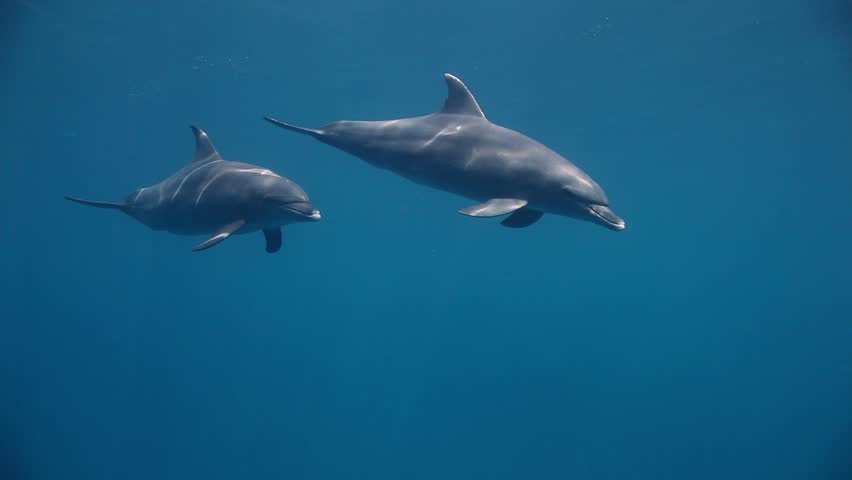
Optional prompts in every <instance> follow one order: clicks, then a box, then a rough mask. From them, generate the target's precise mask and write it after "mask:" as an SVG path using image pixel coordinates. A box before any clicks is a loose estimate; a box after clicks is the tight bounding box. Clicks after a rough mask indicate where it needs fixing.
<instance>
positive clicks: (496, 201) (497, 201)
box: [459, 198, 527, 217]
mask: <svg viewBox="0 0 852 480" xmlns="http://www.w3.org/2000/svg"><path fill="white" fill-rule="evenodd" d="M526 204H527V201H526V200H518V199H516V198H492V199H491V200H488V201H487V202H484V203H480V204H479V205H471V206H469V207H465V208H462V209H460V210H459V213H461V214H462V215H468V216H471V217H499V216H500V215H506V214H507V213H512V212H514V211H515V210H517V209H519V208H523V207H524V206H525V205H526Z"/></svg>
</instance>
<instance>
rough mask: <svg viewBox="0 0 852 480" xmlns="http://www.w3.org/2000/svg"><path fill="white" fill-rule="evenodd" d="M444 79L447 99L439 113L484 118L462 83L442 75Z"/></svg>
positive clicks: (450, 76) (454, 78)
mask: <svg viewBox="0 0 852 480" xmlns="http://www.w3.org/2000/svg"><path fill="white" fill-rule="evenodd" d="M444 79H446V80H447V99H446V100H445V101H444V107H443V108H441V113H452V114H456V115H473V116H474V117H482V118H485V114H484V113H482V109H481V108H479V104H478V103H476V99H475V98H473V94H472V93H470V90H468V88H467V87H466V86H465V84H464V83H462V81H461V80H459V79H458V77H455V76H453V75H450V74H449V73H445V74H444Z"/></svg>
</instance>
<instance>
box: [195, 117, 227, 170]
mask: <svg viewBox="0 0 852 480" xmlns="http://www.w3.org/2000/svg"><path fill="white" fill-rule="evenodd" d="M189 128H191V129H192V134H193V135H195V157H194V158H193V159H192V163H198V164H201V163H207V162H212V161H214V160H222V157H221V156H220V155H219V152H217V151H216V147H214V146H213V142H211V141H210V137H208V136H207V134H206V133H204V130H202V129H200V128H198V127H196V126H195V125H190V126H189Z"/></svg>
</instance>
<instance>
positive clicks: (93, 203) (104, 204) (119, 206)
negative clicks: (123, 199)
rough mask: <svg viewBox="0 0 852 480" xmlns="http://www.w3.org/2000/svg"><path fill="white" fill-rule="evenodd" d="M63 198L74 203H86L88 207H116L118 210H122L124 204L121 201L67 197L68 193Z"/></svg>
mask: <svg viewBox="0 0 852 480" xmlns="http://www.w3.org/2000/svg"><path fill="white" fill-rule="evenodd" d="M65 199H66V200H71V201H72V202H76V203H79V204H81V205H88V206H90V207H97V208H116V209H118V210H123V209H124V207H125V206H126V205H125V204H123V203H113V202H99V201H95V200H85V199H82V198H76V197H69V196H68V195H65Z"/></svg>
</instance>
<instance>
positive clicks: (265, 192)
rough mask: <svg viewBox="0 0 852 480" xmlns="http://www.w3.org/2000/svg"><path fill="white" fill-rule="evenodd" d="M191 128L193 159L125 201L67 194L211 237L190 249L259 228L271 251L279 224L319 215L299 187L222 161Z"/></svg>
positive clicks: (156, 225)
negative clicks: (110, 200) (193, 137)
mask: <svg viewBox="0 0 852 480" xmlns="http://www.w3.org/2000/svg"><path fill="white" fill-rule="evenodd" d="M191 128H192V132H193V134H194V135H195V145H196V148H195V158H194V159H193V160H192V162H191V163H190V164H189V165H187V166H185V167H184V168H183V169H181V170H180V171H179V172H177V173H175V174H174V175H172V176H171V177H169V178H166V179H165V180H163V181H162V182H160V183H158V184H156V185H152V186H150V187H145V188H140V189H139V190H136V191H134V192H132V193H131V194H130V195H128V196H127V199H126V200H125V201H124V203H112V202H99V201H93V200H83V199H80V198H74V197H68V196H66V197H65V198H67V199H68V200H71V201H74V202H77V203H82V204H83V205H89V206H93V207H100V208H114V209H118V210H121V211H122V212H124V213H126V214H128V215H130V216H131V217H133V218H135V219H136V220H139V221H140V222H142V223H144V224H145V225H147V226H148V227H150V228H151V229H153V230H165V231H168V232H171V233H176V234H179V235H202V234H204V235H211V237H210V238H208V239H207V240H205V241H204V242H202V243H200V244H198V245H197V246H196V247H195V248H193V251H199V250H204V249H206V248H210V247H212V246H214V245H216V244H217V243H219V242H221V241H222V240H224V239H226V238H228V237H229V236H231V235H232V234H241V233H251V232H256V231H259V230H262V231H263V234H264V236H265V237H266V251H267V252H269V253H273V252H276V251H278V250H279V249H280V248H281V226H282V225H287V224H290V223H297V222H305V221H317V220H319V219H320V212H319V210H317V209H316V208H314V206H313V205H311V202H310V200H309V199H308V196H307V194H305V191H304V190H302V188H301V187H300V186H299V185H297V184H296V183H294V182H293V181H291V180H289V179H287V178H285V177H282V176H281V175H278V174H277V173H275V172H273V171H271V170H268V169H266V168H263V167H259V166H257V165H251V164H248V163H240V162H231V161H226V160H224V159H223V158H222V157H221V156H220V155H219V152H217V151H216V148H215V147H214V146H213V143H212V142H211V141H210V138H209V137H208V136H207V134H206V133H204V132H203V131H202V130H201V129H200V128H198V127H195V126H193V127H191Z"/></svg>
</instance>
